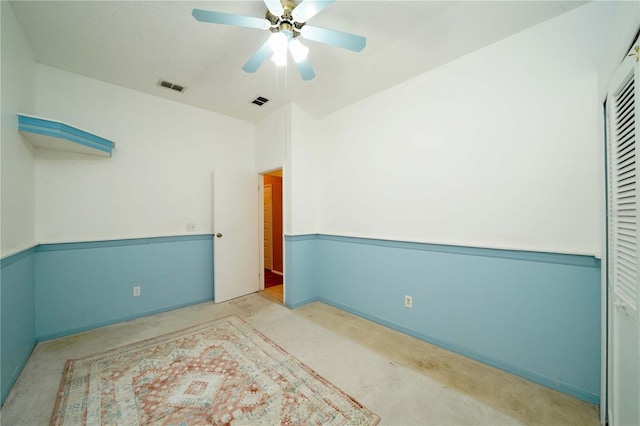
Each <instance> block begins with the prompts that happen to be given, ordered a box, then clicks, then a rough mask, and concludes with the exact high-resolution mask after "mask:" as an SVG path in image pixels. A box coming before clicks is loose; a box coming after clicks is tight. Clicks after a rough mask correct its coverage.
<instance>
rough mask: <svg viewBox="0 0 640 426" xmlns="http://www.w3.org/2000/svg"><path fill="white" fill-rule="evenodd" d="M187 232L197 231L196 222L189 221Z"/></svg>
mask: <svg viewBox="0 0 640 426" xmlns="http://www.w3.org/2000/svg"><path fill="white" fill-rule="evenodd" d="M187 232H196V224H195V223H187Z"/></svg>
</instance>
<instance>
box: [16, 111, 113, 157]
mask: <svg viewBox="0 0 640 426" xmlns="http://www.w3.org/2000/svg"><path fill="white" fill-rule="evenodd" d="M18 130H19V131H20V132H22V133H23V134H24V135H25V137H26V138H27V140H28V141H29V142H31V144H32V145H34V146H36V147H38V148H45V149H55V150H58V151H67V152H76V153H81V154H89V155H98V156H101V157H111V152H112V150H113V149H114V148H115V146H116V144H115V142H112V141H110V140H108V139H105V138H102V137H100V136H97V135H94V134H93V133H89V132H87V131H84V130H81V129H78V128H77V127H73V126H70V125H68V124H66V123H62V122H60V121H55V120H48V119H46V118H40V117H34V116H32V115H26V114H18Z"/></svg>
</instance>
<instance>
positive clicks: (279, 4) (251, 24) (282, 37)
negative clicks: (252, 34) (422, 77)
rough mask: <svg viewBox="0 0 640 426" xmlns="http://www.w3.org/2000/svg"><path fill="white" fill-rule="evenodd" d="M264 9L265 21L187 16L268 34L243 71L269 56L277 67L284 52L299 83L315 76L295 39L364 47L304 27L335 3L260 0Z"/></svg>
mask: <svg viewBox="0 0 640 426" xmlns="http://www.w3.org/2000/svg"><path fill="white" fill-rule="evenodd" d="M263 1H264V3H265V5H266V6H267V12H266V16H265V18H255V17H252V16H241V15H234V14H231V13H223V12H215V11H210V10H203V9H193V12H192V13H191V14H192V15H193V17H194V18H196V19H197V20H198V21H200V22H209V23H213V24H224V25H235V26H238V27H246V28H257V29H261V30H269V31H271V33H272V34H271V36H270V37H269V39H268V40H267V41H266V42H265V43H264V44H263V45H262V46H261V47H260V48H259V49H258V50H257V51H256V53H254V54H253V56H251V58H249V60H248V61H247V63H246V64H244V66H243V67H242V69H243V70H244V71H245V72H248V73H254V72H256V71H257V70H258V68H260V65H262V64H263V63H264V62H265V61H266V60H267V59H269V57H271V58H272V60H273V61H274V62H275V63H276V64H278V65H286V63H287V50H288V51H289V52H290V53H291V56H292V57H293V60H294V62H295V64H296V67H297V68H298V71H299V72H300V75H301V76H302V79H303V80H311V79H313V78H314V77H315V76H316V74H315V72H314V71H313V67H311V63H310V62H309V58H308V57H307V54H308V52H309V48H308V47H306V46H304V45H303V44H302V43H301V42H300V40H299V38H300V37H302V38H305V39H307V40H312V41H317V42H319V43H324V44H328V45H331V46H337V47H342V48H344V49H349V50H353V51H354V52H360V51H361V50H362V49H364V47H365V45H366V44H367V39H366V38H365V37H362V36H359V35H355V34H349V33H343V32H341V31H336V30H329V29H326V28H320V27H314V26H311V25H307V21H308V20H309V19H311V18H313V17H314V16H315V15H317V14H318V13H319V12H321V11H322V10H323V9H325V8H326V7H327V6H329V5H330V4H331V3H333V2H334V1H335V0H302V1H301V2H299V3H297V2H296V1H295V0H263Z"/></svg>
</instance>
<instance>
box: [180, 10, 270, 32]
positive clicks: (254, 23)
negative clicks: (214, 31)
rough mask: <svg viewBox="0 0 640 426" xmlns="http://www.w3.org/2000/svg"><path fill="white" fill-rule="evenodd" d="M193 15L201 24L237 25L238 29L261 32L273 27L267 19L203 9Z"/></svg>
mask: <svg viewBox="0 0 640 426" xmlns="http://www.w3.org/2000/svg"><path fill="white" fill-rule="evenodd" d="M191 14H192V15H193V17H194V18H196V19H197V20H198V21H200V22H210V23H212V24H223V25H235V26H237V27H247V28H258V29H260V30H266V29H267V28H269V27H271V22H269V21H268V20H267V19H264V18H254V17H252V16H242V15H233V14H231V13H223V12H215V11H212V10H202V9H193V12H191Z"/></svg>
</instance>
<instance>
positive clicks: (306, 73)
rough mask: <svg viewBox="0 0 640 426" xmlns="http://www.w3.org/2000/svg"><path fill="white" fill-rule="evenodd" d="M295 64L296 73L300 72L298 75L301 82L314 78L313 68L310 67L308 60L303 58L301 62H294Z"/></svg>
mask: <svg viewBox="0 0 640 426" xmlns="http://www.w3.org/2000/svg"><path fill="white" fill-rule="evenodd" d="M295 64H296V67H297V68H298V71H300V75H301V76H302V79H303V80H312V79H313V78H314V77H315V76H316V73H315V71H313V67H312V66H311V62H309V58H304V59H303V60H302V61H300V62H296V63H295Z"/></svg>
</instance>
